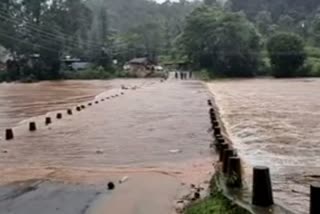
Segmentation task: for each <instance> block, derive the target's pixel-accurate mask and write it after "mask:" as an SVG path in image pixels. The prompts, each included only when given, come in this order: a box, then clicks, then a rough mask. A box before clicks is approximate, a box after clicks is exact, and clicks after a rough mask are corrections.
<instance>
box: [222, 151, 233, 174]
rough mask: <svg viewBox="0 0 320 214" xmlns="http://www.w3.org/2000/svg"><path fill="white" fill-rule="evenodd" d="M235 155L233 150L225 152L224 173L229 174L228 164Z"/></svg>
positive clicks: (223, 158)
mask: <svg viewBox="0 0 320 214" xmlns="http://www.w3.org/2000/svg"><path fill="white" fill-rule="evenodd" d="M233 154H234V150H233V149H225V150H223V157H222V169H223V173H227V172H228V163H229V158H230V157H232V156H233Z"/></svg>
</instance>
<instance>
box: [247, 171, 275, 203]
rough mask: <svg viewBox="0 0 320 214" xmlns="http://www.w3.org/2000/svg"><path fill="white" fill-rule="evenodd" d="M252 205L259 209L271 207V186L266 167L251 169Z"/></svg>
mask: <svg viewBox="0 0 320 214" xmlns="http://www.w3.org/2000/svg"><path fill="white" fill-rule="evenodd" d="M252 191H253V192H252V204H253V205H256V206H261V207H268V206H271V205H273V194H272V184H271V179H270V171H269V168H268V167H264V166H257V167H254V168H253V187H252Z"/></svg>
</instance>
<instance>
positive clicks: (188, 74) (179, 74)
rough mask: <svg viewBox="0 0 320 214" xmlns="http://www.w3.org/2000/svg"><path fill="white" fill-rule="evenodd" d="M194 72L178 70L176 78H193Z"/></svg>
mask: <svg viewBox="0 0 320 214" xmlns="http://www.w3.org/2000/svg"><path fill="white" fill-rule="evenodd" d="M192 77H193V74H192V71H184V72H182V71H176V72H175V78H176V79H181V80H186V79H192Z"/></svg>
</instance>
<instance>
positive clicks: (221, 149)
mask: <svg viewBox="0 0 320 214" xmlns="http://www.w3.org/2000/svg"><path fill="white" fill-rule="evenodd" d="M218 149H219V161H220V162H222V160H223V152H224V150H226V149H229V144H227V143H222V144H221V145H219V146H218Z"/></svg>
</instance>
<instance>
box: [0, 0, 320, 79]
mask: <svg viewBox="0 0 320 214" xmlns="http://www.w3.org/2000/svg"><path fill="white" fill-rule="evenodd" d="M221 2H224V3H221ZM279 32H284V33H288V34H290V35H292V36H290V37H289V36H288V37H286V39H285V40H283V41H282V44H280V45H279V42H277V41H276V39H273V38H274V37H276V36H278V34H279ZM293 34H295V35H296V36H293ZM298 37H300V38H302V39H303V44H305V46H306V48H305V52H306V53H305V59H304V57H303V51H302V52H301V55H300V56H301V57H300V60H297V61H296V60H294V62H289V61H290V60H291V59H292V58H291V57H292V55H288V56H281V57H280V58H281V60H280V61H282V62H284V61H283V60H282V59H284V58H287V59H288V58H290V60H288V61H287V64H286V66H285V64H283V65H280V64H282V63H279V61H278V60H275V58H276V57H275V56H279V54H277V53H276V51H283V50H282V49H283V48H284V47H285V46H286V47H287V48H286V50H287V52H294V51H297V50H296V49H292V48H298V47H293V46H291V45H292V44H293V43H296V42H297V38H298ZM298 40H300V39H298ZM319 42H320V2H319V1H317V0H305V1H299V0H269V1H265V0H228V1H222V0H204V1H203V2H200V1H186V0H179V1H178V2H170V1H165V2H164V3H161V4H159V3H157V2H155V1H150V0H38V1H34V0H32V1H31V0H4V1H1V3H0V46H3V47H4V48H5V49H6V50H7V51H8V52H9V55H10V56H11V60H9V61H7V63H6V64H7V66H6V67H7V69H6V71H5V72H2V71H1V74H0V80H7V81H15V80H24V81H33V80H46V79H61V78H109V77H112V76H114V75H115V72H114V70H119V69H121V68H122V66H123V65H124V64H125V63H126V62H127V61H129V60H130V59H132V58H136V57H148V58H149V59H150V60H151V61H154V62H160V63H161V62H164V63H166V64H170V65H173V64H176V65H178V66H181V65H183V69H193V70H199V71H200V70H202V71H203V70H206V75H204V72H202V73H201V74H199V75H201V76H205V78H216V77H254V76H260V75H274V76H276V77H296V76H320V63H319V62H320V51H319V50H320V49H319V48H320V43H319ZM271 43H274V44H271ZM271 46H272V47H273V48H272V49H273V51H272V54H271V53H270V52H268V50H270V48H268V47H271ZM280 46H282V48H280ZM0 50H1V48H0ZM298 54H300V53H298ZM2 56H3V54H2V53H0V69H1V68H2V67H3V66H2V65H1V61H2V63H3V62H4V61H3V59H4V58H3V57H2ZM67 58H68V59H75V60H80V61H82V62H88V63H90V64H91V65H93V66H92V68H90V69H87V70H85V71H84V72H75V73H71V72H69V71H66V69H65V68H66V66H65V65H64V63H63V62H64V61H63V60H65V59H67ZM280 58H279V59H280ZM115 61H116V62H117V63H116V64H114V63H113V62H115ZM276 61H277V62H276ZM298 61H300V62H299V63H298ZM181 62H183V63H181ZM296 63H297V64H296ZM301 63H303V64H301ZM101 68H103V70H104V71H101ZM282 68H285V69H282ZM289 68H290V69H289ZM280 70H281V71H280ZM66 74H67V75H66ZM122 75H123V74H122V73H120V76H122Z"/></svg>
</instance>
